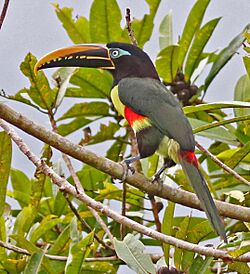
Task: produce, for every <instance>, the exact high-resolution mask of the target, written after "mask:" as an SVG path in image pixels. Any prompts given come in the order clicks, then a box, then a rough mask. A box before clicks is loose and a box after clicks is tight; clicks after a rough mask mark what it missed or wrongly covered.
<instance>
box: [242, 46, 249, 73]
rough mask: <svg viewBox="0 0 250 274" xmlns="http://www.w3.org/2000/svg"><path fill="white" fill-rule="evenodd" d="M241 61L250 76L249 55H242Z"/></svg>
mask: <svg viewBox="0 0 250 274" xmlns="http://www.w3.org/2000/svg"><path fill="white" fill-rule="evenodd" d="M249 49H250V48H249ZM243 62H244V65H245V68H246V71H247V75H248V77H250V57H248V56H244V57H243Z"/></svg>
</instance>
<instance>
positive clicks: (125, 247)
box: [114, 234, 156, 274]
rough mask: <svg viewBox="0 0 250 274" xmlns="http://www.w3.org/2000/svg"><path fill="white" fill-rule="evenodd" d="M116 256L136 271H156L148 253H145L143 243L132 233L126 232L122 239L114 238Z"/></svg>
mask: <svg viewBox="0 0 250 274" xmlns="http://www.w3.org/2000/svg"><path fill="white" fill-rule="evenodd" d="M114 247H115V251H116V253H117V256H118V257H119V258H120V259H121V260H123V261H124V262H126V264H127V265H128V266H129V267H130V268H131V269H133V270H134V271H136V273H144V274H148V273H152V274H154V273H156V271H155V268H154V265H153V263H152V260H151V258H150V256H149V254H145V253H144V252H143V251H144V245H143V243H142V242H140V241H139V240H137V239H136V238H135V236H133V235H132V234H127V235H126V236H125V238H124V240H123V241H118V240H117V239H116V238H115V239H114Z"/></svg>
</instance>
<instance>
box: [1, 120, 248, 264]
mask: <svg viewBox="0 0 250 274" xmlns="http://www.w3.org/2000/svg"><path fill="white" fill-rule="evenodd" d="M0 126H1V127H2V128H3V129H4V130H5V131H6V132H7V134H8V135H9V136H10V138H11V139H12V140H13V141H14V142H15V143H16V144H17V146H18V148H19V149H20V150H21V151H22V152H23V153H24V155H26V156H27V158H28V159H29V160H30V161H31V162H32V163H33V164H34V165H35V166H36V167H37V168H39V170H41V171H42V172H43V173H44V174H45V175H47V176H49V177H50V178H51V180H52V182H53V183H54V184H56V185H57V186H58V187H59V189H60V191H62V192H65V193H68V194H71V195H73V196H74V197H75V198H76V199H78V200H79V201H81V202H83V203H85V204H86V205H87V206H90V207H92V208H94V209H95V210H97V211H99V212H101V213H102V214H104V215H106V216H108V217H110V218H112V219H113V220H115V221H116V222H118V223H123V224H124V225H126V226H128V227H129V228H131V229H132V230H134V231H137V232H139V233H142V234H144V235H146V236H148V237H151V238H154V239H156V240H159V241H161V242H163V243H166V244H171V245H174V246H176V247H178V248H181V249H185V250H189V251H192V252H197V253H199V254H201V255H205V256H209V257H215V258H221V259H223V260H227V261H241V262H249V261H250V253H247V254H244V255H241V256H239V257H237V258H233V257H232V256H230V255H229V254H227V252H226V251H223V250H218V249H214V248H212V247H207V246H199V245H196V244H193V243H189V242H186V241H183V240H180V239H176V238H174V237H172V236H168V235H164V234H162V233H160V232H158V231H154V230H153V229H151V228H148V227H146V226H143V225H141V224H139V223H137V222H135V221H133V220H131V219H129V218H127V217H124V216H122V215H120V214H119V213H117V212H115V211H114V210H112V209H110V208H109V207H107V206H104V205H103V204H102V203H100V202H97V201H95V200H94V199H92V198H90V197H89V196H87V195H86V194H85V193H83V192H77V191H76V189H75V188H74V187H73V186H72V185H71V184H70V183H69V182H68V181H66V180H65V179H64V178H62V177H60V176H59V175H58V174H56V173H55V172H54V170H53V169H51V168H50V167H49V166H47V165H46V163H45V162H44V161H42V160H41V159H40V158H38V157H37V156H36V155H35V154H34V153H33V152H31V150H30V149H29V147H28V146H27V145H26V144H25V143H24V142H23V140H22V139H21V138H20V137H19V136H18V135H17V134H16V132H15V131H14V130H13V128H11V127H10V126H9V125H8V124H7V123H6V122H5V121H3V120H2V119H0Z"/></svg>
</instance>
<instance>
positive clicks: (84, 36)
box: [53, 4, 91, 44]
mask: <svg viewBox="0 0 250 274" xmlns="http://www.w3.org/2000/svg"><path fill="white" fill-rule="evenodd" d="M53 6H54V7H55V10H56V15H57V17H58V19H59V20H60V21H61V22H62V25H63V28H64V29H65V31H66V32H67V34H68V36H69V38H70V39H71V40H72V41H73V43H75V44H81V43H88V42H91V40H90V34H89V22H88V20H87V19H86V18H85V17H83V16H77V18H76V19H74V18H73V17H72V12H73V9H72V8H66V7H65V8H60V7H59V5H58V4H53Z"/></svg>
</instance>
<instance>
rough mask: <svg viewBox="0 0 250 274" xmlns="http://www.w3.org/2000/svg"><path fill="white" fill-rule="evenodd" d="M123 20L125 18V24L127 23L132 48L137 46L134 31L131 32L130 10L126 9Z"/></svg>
mask: <svg viewBox="0 0 250 274" xmlns="http://www.w3.org/2000/svg"><path fill="white" fill-rule="evenodd" d="M125 18H126V23H127V30H128V36H129V38H130V40H131V42H132V44H133V45H134V46H137V45H138V43H137V40H136V38H135V34H134V31H133V29H132V27H131V18H130V8H127V9H126V16H125Z"/></svg>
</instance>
